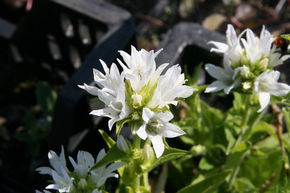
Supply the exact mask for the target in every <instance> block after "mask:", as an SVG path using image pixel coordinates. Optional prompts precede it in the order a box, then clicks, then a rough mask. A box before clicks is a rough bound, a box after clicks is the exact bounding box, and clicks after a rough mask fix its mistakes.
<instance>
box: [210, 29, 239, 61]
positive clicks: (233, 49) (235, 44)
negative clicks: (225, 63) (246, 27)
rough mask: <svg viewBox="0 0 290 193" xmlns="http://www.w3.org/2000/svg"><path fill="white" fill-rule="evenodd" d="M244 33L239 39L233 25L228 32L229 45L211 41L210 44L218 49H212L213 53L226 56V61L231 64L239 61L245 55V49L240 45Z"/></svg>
mask: <svg viewBox="0 0 290 193" xmlns="http://www.w3.org/2000/svg"><path fill="white" fill-rule="evenodd" d="M242 35H243V33H241V34H240V36H239V37H237V34H236V32H235V29H234V28H233V26H232V25H228V28H227V31H226V38H227V43H226V44H225V43H222V42H216V41H210V42H209V44H213V45H214V46H215V47H216V48H212V49H211V52H217V53H222V54H224V59H226V60H229V61H230V63H232V62H236V61H239V60H240V58H241V55H242V54H243V48H242V46H241V44H240V38H241V36H242Z"/></svg>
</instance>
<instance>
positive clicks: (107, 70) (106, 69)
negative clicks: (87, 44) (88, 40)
mask: <svg viewBox="0 0 290 193" xmlns="http://www.w3.org/2000/svg"><path fill="white" fill-rule="evenodd" d="M99 61H100V62H101V64H102V66H103V69H104V71H105V73H106V74H109V68H108V66H107V64H106V63H105V62H104V61H103V60H101V59H100V60H99Z"/></svg>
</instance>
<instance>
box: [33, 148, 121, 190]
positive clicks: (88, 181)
mask: <svg viewBox="0 0 290 193" xmlns="http://www.w3.org/2000/svg"><path fill="white" fill-rule="evenodd" d="M105 155H106V153H105V150H104V149H103V150H101V151H100V152H99V154H98V156H97V158H96V162H95V159H94V158H93V156H92V155H91V154H90V153H88V152H85V151H79V152H78V155H77V161H75V160H74V159H72V158H71V157H69V160H70V162H71V164H72V166H73V168H74V170H73V171H69V170H68V168H67V166H66V159H65V157H64V149H63V148H62V150H61V153H60V156H58V155H57V154H56V153H55V152H54V151H50V152H49V153H48V158H49V162H50V164H51V166H52V168H50V167H40V168H37V169H36V170H37V171H38V172H39V173H40V174H48V175H50V176H52V178H53V183H52V184H50V185H48V186H47V187H46V190H44V193H49V191H48V190H49V189H52V190H56V191H58V192H60V193H77V192H80V191H83V190H85V191H86V192H91V193H102V192H103V191H102V186H103V185H104V184H105V182H106V180H107V178H110V177H118V175H117V174H116V173H114V172H113V171H115V170H116V169H118V168H119V167H121V166H123V165H124V163H122V162H118V163H113V164H111V165H109V166H108V167H106V166H103V167H100V168H97V169H93V170H92V167H93V166H94V165H95V164H96V163H98V162H99V161H100V160H102V159H103V157H104V156H105ZM36 192H37V193H39V191H38V190H37V191H36Z"/></svg>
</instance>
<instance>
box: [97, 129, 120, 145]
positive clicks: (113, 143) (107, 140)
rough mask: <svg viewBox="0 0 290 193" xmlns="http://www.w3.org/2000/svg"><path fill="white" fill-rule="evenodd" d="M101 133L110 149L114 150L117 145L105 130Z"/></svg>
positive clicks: (100, 130)
mask: <svg viewBox="0 0 290 193" xmlns="http://www.w3.org/2000/svg"><path fill="white" fill-rule="evenodd" d="M99 133H100V134H101V136H102V138H103V140H104V141H105V142H106V144H107V146H108V148H112V147H113V146H114V145H115V144H116V142H115V141H114V140H113V139H112V138H111V137H110V136H109V135H108V134H107V133H106V132H105V131H104V130H102V129H99Z"/></svg>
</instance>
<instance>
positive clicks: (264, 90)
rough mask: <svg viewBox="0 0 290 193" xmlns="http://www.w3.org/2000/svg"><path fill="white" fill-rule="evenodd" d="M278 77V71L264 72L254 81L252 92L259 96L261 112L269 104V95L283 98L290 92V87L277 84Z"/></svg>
mask: <svg viewBox="0 0 290 193" xmlns="http://www.w3.org/2000/svg"><path fill="white" fill-rule="evenodd" d="M279 76H280V72H278V71H270V70H268V71H265V72H263V73H262V74H261V75H260V76H258V77H257V79H256V80H255V89H254V91H255V92H256V93H258V95H259V102H260V105H261V108H260V109H259V110H258V112H261V111H262V110H264V109H265V107H266V106H267V105H268V104H269V102H270V97H271V95H274V96H285V95H287V94H288V93H289V91H290V86H289V85H287V84H284V83H279V82H277V81H278V79H279Z"/></svg>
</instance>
